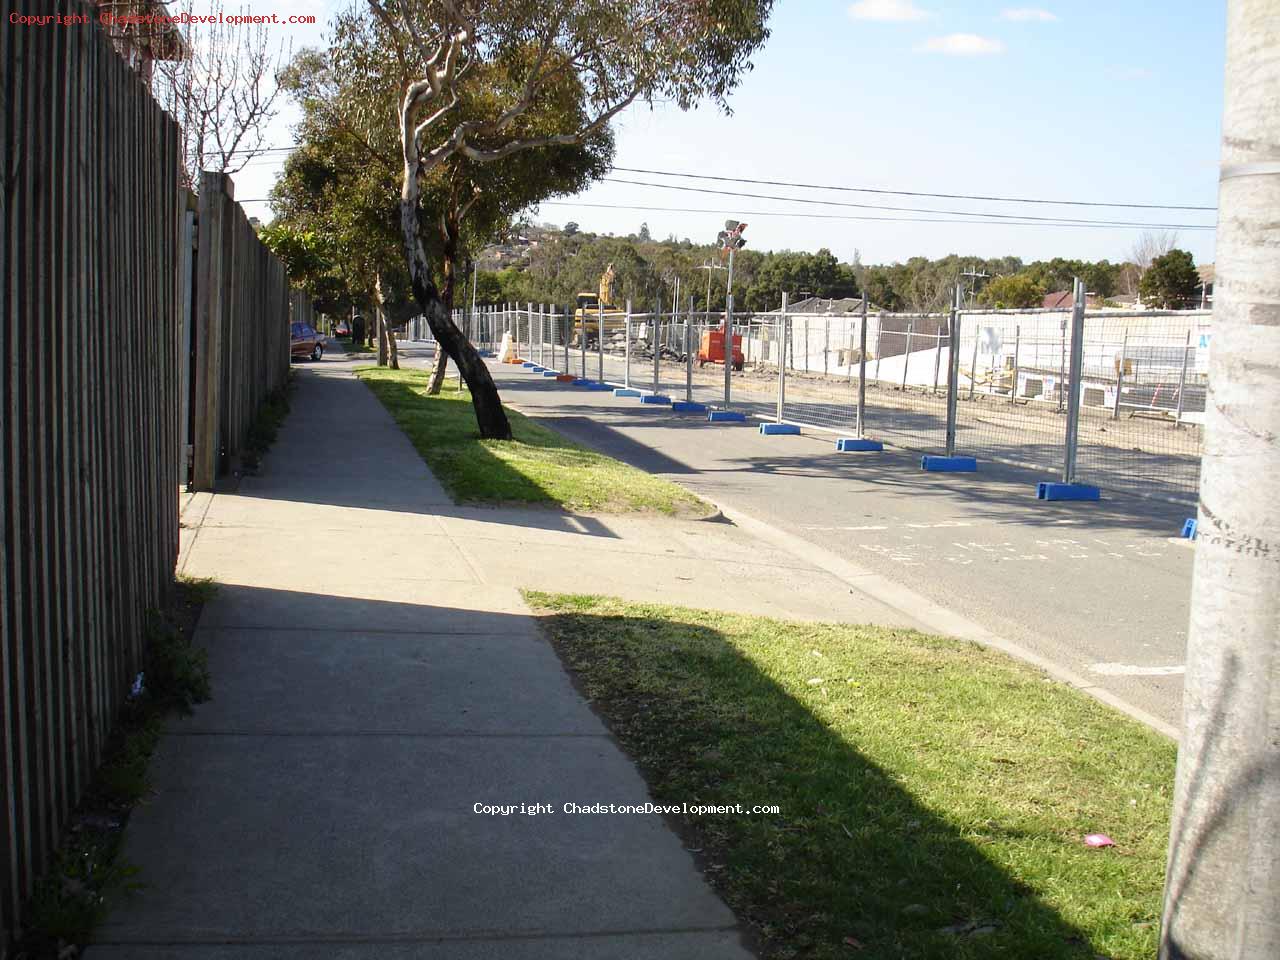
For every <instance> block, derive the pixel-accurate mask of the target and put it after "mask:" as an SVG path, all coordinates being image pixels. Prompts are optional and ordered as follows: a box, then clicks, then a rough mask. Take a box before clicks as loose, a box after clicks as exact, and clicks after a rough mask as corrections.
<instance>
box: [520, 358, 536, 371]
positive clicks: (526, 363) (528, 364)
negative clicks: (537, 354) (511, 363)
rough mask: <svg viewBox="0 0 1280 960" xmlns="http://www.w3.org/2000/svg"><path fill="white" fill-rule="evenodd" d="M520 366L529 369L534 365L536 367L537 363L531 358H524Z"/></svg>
mask: <svg viewBox="0 0 1280 960" xmlns="http://www.w3.org/2000/svg"><path fill="white" fill-rule="evenodd" d="M520 366H522V367H524V368H525V369H526V370H531V369H533V368H534V367H536V366H537V364H536V363H534V362H533V361H532V360H525V361H523V362H522V363H521V364H520Z"/></svg>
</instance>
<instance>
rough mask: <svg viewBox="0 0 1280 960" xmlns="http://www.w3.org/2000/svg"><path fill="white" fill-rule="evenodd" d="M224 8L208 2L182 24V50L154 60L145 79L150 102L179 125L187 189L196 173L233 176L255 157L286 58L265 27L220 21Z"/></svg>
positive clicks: (285, 50)
mask: <svg viewBox="0 0 1280 960" xmlns="http://www.w3.org/2000/svg"><path fill="white" fill-rule="evenodd" d="M191 2H192V0H187V3H186V7H185V12H187V13H190V12H191V9H192V8H191ZM224 12H225V11H224V9H223V7H222V4H221V3H220V2H215V4H214V6H213V7H212V8H211V9H210V10H209V14H210V16H208V17H206V18H205V21H204V22H201V23H199V24H196V23H191V24H189V25H188V26H187V28H186V33H185V35H184V37H183V42H184V44H185V46H186V55H185V56H184V57H183V58H181V59H178V60H173V61H160V62H158V63H157V64H156V67H155V72H154V76H153V78H152V92H153V93H154V94H155V97H156V99H157V100H159V101H160V104H161V105H162V106H163V107H164V108H165V110H167V111H168V112H169V114H170V116H172V117H173V118H174V119H175V120H176V121H177V122H178V124H179V125H180V126H181V128H182V164H183V169H184V171H185V178H186V184H187V186H188V187H189V188H190V189H193V190H194V189H195V185H196V184H197V183H199V180H200V172H201V171H202V170H206V171H216V172H220V173H238V172H239V171H240V170H243V169H244V167H245V165H246V164H247V163H248V162H249V161H250V160H253V159H254V158H255V157H259V156H261V155H262V154H263V152H264V151H265V149H266V148H267V146H268V144H267V143H266V128H267V125H268V124H269V123H270V122H271V120H272V119H273V118H274V117H275V116H276V113H277V109H276V98H277V97H278V96H279V94H280V86H279V83H278V82H277V81H278V76H279V71H280V68H281V66H282V64H283V63H284V60H285V58H286V57H287V56H288V48H287V47H286V46H285V44H284V43H283V42H281V43H280V44H279V45H275V46H273V44H272V43H271V38H270V36H269V32H268V29H267V27H266V26H265V25H261V24H259V25H245V24H239V23H231V22H225V21H226V18H225V17H224V16H223V14H224ZM243 12H245V13H248V11H247V10H245V11H243Z"/></svg>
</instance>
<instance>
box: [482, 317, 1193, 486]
mask: <svg viewBox="0 0 1280 960" xmlns="http://www.w3.org/2000/svg"><path fill="white" fill-rule="evenodd" d="M472 323H473V330H475V331H476V334H475V335H476V336H479V337H481V338H487V342H488V343H489V344H490V345H493V346H495V347H496V345H497V344H499V343H500V342H501V340H502V338H503V336H504V335H507V336H510V337H511V339H512V343H513V347H514V349H515V352H516V355H517V356H519V357H520V358H521V359H530V360H533V361H535V362H536V363H538V364H540V365H542V366H545V367H547V368H549V369H552V370H557V371H562V372H567V373H572V374H573V375H574V376H575V377H578V378H582V379H588V380H594V381H599V382H602V383H605V384H607V385H609V386H616V387H630V388H632V389H637V390H640V391H642V392H643V393H654V394H661V395H664V396H668V397H670V398H671V399H672V400H689V401H693V402H695V403H701V404H704V405H705V406H707V407H709V408H716V409H731V410H736V411H738V412H740V413H743V414H745V415H747V416H749V417H754V418H757V419H760V420H766V421H777V422H785V423H792V424H797V425H800V426H805V427H813V428H818V429H822V430H828V431H832V432H833V433H838V434H840V435H844V436H855V437H862V436H866V437H869V438H875V439H880V440H884V441H887V442H889V443H892V444H894V445H896V446H899V447H904V448H907V449H911V450H918V451H921V452H922V453H929V454H938V453H945V454H962V455H966V456H973V457H976V458H978V459H985V460H994V461H999V462H1004V463H1010V464H1015V465H1019V466H1024V467H1028V468H1031V469H1034V470H1037V471H1043V472H1044V473H1046V474H1047V475H1048V476H1052V477H1056V478H1059V479H1062V480H1065V481H1068V482H1077V481H1078V482H1083V483H1090V484H1094V485H1097V486H1099V487H1102V488H1103V489H1105V490H1119V491H1126V492H1131V493H1137V494H1142V495H1147V496H1156V497H1161V498H1164V499H1175V500H1186V499H1193V498H1194V497H1195V494H1196V490H1197V488H1198V484H1199V473H1200V456H1201V451H1202V446H1203V422H1204V409H1205V397H1206V394H1207V387H1208V357H1209V345H1210V343H1211V340H1212V335H1213V330H1212V317H1211V314H1210V312H1209V311H1203V310H1193V311H1160V310H1104V311H1090V310H1088V309H1086V306H1085V300H1084V297H1083V294H1081V295H1080V296H1078V297H1077V299H1076V303H1075V305H1074V307H1073V308H1072V309H1066V310H1062V309H1058V310H969V309H964V308H957V309H953V310H950V311H948V312H945V313H885V312H880V311H875V310H867V309H866V308H865V307H864V308H862V309H856V310H855V311H854V312H849V313H839V314H833V313H812V312H797V311H788V310H787V309H786V307H785V304H784V308H783V309H782V310H779V311H774V312H771V313H735V314H734V317H733V328H734V340H733V351H732V360H731V364H730V375H729V377H728V379H727V380H726V377H725V367H724V356H725V353H726V351H725V350H724V347H723V343H724V337H723V330H724V314H723V312H720V313H708V312H697V311H694V310H693V309H692V304H689V305H688V308H687V309H672V310H669V311H668V312H663V313H656V314H655V313H652V312H651V313H639V312H637V313H633V312H632V311H631V309H630V305H628V306H627V307H626V308H625V309H621V310H619V309H614V310H612V311H610V312H608V313H604V312H600V313H597V314H595V315H592V314H591V313H590V311H588V312H587V314H586V315H585V316H584V315H583V314H581V313H577V312H575V310H574V309H573V308H572V307H567V306H566V307H548V306H543V305H537V304H521V305H510V304H509V305H505V306H501V307H493V308H482V309H481V310H480V311H478V313H477V316H476V317H474V318H473V320H472ZM953 334H954V336H953ZM1077 352H1078V357H1075V358H1074V359H1075V363H1074V364H1073V354H1076V353H1077ZM949 401H952V402H953V403H954V413H953V414H952V415H951V417H950V418H949V417H948V408H949V406H950V404H949ZM1073 401H1074V403H1073ZM949 435H950V437H951V439H950V442H949Z"/></svg>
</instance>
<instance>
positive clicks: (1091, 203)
mask: <svg viewBox="0 0 1280 960" xmlns="http://www.w3.org/2000/svg"><path fill="white" fill-rule="evenodd" d="M613 169H614V170H619V171H621V172H623V173H643V174H648V175H650V176H653V175H656V176H661V177H687V178H689V179H690V180H718V181H720V182H722V183H749V184H752V185H754V186H758V187H795V188H797V189H800V190H836V191H840V192H842V193H878V194H887V195H889V196H895V197H931V198H934V199H940V200H987V201H991V202H993V203H1042V204H1050V205H1056V206H1066V207H1126V208H1128V209H1131V210H1201V211H1207V212H1217V209H1218V208H1217V207H1198V206H1192V205H1188V204H1177V203H1111V202H1108V201H1102V200H1046V199H1043V198H1039V197H987V196H982V195H980V194H971V193H927V192H925V191H923V190H885V189H881V188H877V187H845V186H835V185H833V184H819V183H794V182H791V181H787V180H750V179H748V178H746V177H722V176H715V175H713V174H709V173H676V172H675V171H673V170H646V169H643V168H640V167H614V168H613Z"/></svg>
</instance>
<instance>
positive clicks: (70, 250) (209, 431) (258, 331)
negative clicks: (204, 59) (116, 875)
mask: <svg viewBox="0 0 1280 960" xmlns="http://www.w3.org/2000/svg"><path fill="white" fill-rule="evenodd" d="M72 5H73V7H75V8H77V9H75V10H73V11H72V12H84V13H85V14H86V15H88V16H90V17H91V18H92V9H91V8H90V7H87V6H84V5H83V4H81V3H80V2H79V0H72ZM12 9H13V7H12V0H0V12H2V13H3V14H5V15H7V14H8V13H9V12H10V11H11V10H12ZM23 12H24V13H30V14H48V15H51V16H52V15H54V14H56V13H59V12H61V13H66V12H68V11H67V10H66V7H65V4H64V5H63V6H62V7H61V8H58V9H55V7H54V5H53V4H52V3H51V2H49V0H32V3H31V4H28V5H27V7H24V8H23ZM0 97H3V104H4V109H3V113H2V119H0V131H2V132H3V151H2V152H3V160H2V161H0V163H2V164H3V167H2V169H0V172H2V173H3V176H4V182H5V184H6V189H5V191H4V192H3V194H2V195H0V223H2V224H3V230H4V233H3V236H2V237H0V298H2V299H3V315H4V316H5V317H6V318H8V322H7V323H6V324H4V326H3V329H0V370H3V383H2V384H0V411H3V415H2V418H0V423H2V425H3V429H2V430H0V531H2V534H3V538H4V549H3V551H2V552H0V707H2V709H0V726H2V727H3V746H2V747H0V769H2V772H3V777H2V779H0V850H2V851H3V855H4V857H3V864H4V867H3V872H2V873H0V956H2V955H3V954H4V950H5V947H6V945H7V944H9V943H10V942H12V940H13V938H14V937H15V936H16V935H17V934H19V933H20V931H19V929H18V923H19V917H20V910H21V906H22V904H23V902H24V901H25V900H26V899H27V898H28V897H29V896H30V894H31V893H32V890H33V885H34V883H35V881H36V878H37V877H38V876H39V875H40V873H41V872H42V871H43V870H44V869H45V868H46V867H47V866H48V865H49V863H50V862H51V858H52V855H53V853H54V850H55V848H56V844H57V842H58V840H59V838H60V837H61V835H62V832H63V830H64V828H65V826H66V822H67V817H68V814H69V813H70V811H71V809H72V808H73V807H74V806H75V804H76V803H77V802H78V801H79V799H80V798H81V796H82V794H83V792H84V789H85V787H86V785H87V784H88V783H89V780H90V778H91V777H92V775H93V772H94V770H95V769H96V767H97V766H98V764H99V762H100V758H101V752H102V749H103V745H104V743H105V741H106V738H107V736H108V734H109V733H110V731H111V729H112V726H113V724H114V722H115V719H116V716H117V714H118V711H119V708H120V705H121V702H122V700H123V698H124V697H125V696H126V695H127V693H128V691H129V688H130V685H131V683H132V680H133V677H134V675H135V674H136V673H137V671H138V670H139V669H140V668H141V665H142V660H143V654H144V651H143V648H142V643H143V637H144V631H145V624H146V619H147V616H148V611H150V610H153V609H156V608H159V607H160V606H161V605H162V603H163V601H164V599H165V593H166V590H167V588H168V587H169V585H170V584H171V583H172V577H173V569H174V563H175V561H176V558H177V552H178V491H179V486H180V484H181V483H183V482H184V481H185V480H186V463H187V460H186V449H185V443H186V441H187V423H190V424H191V426H192V428H193V429H192V433H191V435H190V442H191V443H192V445H193V459H194V464H193V465H194V466H195V467H196V468H197V469H198V468H200V467H201V465H202V464H203V465H204V466H206V467H207V474H206V477H207V480H208V482H209V483H210V484H211V483H212V479H213V477H214V476H215V475H216V473H217V470H218V466H219V461H220V460H221V458H222V454H223V452H224V451H225V452H226V453H227V454H230V455H233V456H234V455H236V454H238V453H239V452H240V451H241V450H242V449H243V446H244V442H245V440H246V439H247V435H248V430H249V427H250V425H251V423H252V422H253V419H254V417H255V415H256V412H257V408H258V405H259V404H260V403H261V401H262V400H263V399H264V398H265V396H266V394H267V393H269V392H270V391H271V390H272V389H275V388H276V387H278V386H280V385H281V384H282V383H283V382H284V379H285V377H286V376H287V372H288V365H289V322H290V321H291V320H295V321H302V322H306V323H309V324H312V325H314V316H313V312H312V307H311V303H310V301H309V300H308V299H307V298H306V297H304V296H303V295H301V294H300V293H299V292H297V291H291V290H290V289H289V286H288V282H287V279H286V277H285V273H284V269H283V267H282V265H281V264H280V263H279V262H278V261H277V260H276V259H275V258H274V257H273V256H271V255H270V254H269V252H268V251H267V250H266V249H265V247H263V246H262V245H261V243H260V242H259V241H258V239H257V237H256V235H255V233H254V231H253V229H252V227H251V226H250V225H249V223H248V220H247V218H245V216H244V214H243V212H242V211H241V210H240V209H239V207H238V206H236V205H235V204H234V202H233V201H232V200H231V197H230V191H229V189H222V188H220V186H219V183H218V181H217V180H215V181H208V179H207V178H206V183H207V184H208V185H209V186H210V187H211V189H210V190H209V191H208V193H207V195H202V197H201V198H200V204H201V205H200V212H201V222H200V224H199V226H198V227H197V228H196V231H197V233H196V236H197V238H198V249H197V250H196V252H195V256H194V259H193V257H192V251H191V248H192V225H191V218H190V216H189V214H188V207H189V203H188V199H187V197H188V195H187V194H186V192H185V191H184V190H182V188H181V186H180V180H179V176H180V169H181V154H180V143H179V131H178V129H177V127H176V125H175V124H174V123H173V122H172V121H171V120H170V119H169V118H168V117H167V116H166V115H165V114H164V111H163V110H162V109H161V108H160V107H159V105H158V104H157V103H156V102H155V101H154V100H153V99H152V97H151V96H150V94H149V92H148V89H147V86H146V84H145V83H144V82H143V81H142V80H141V79H140V78H139V76H138V75H137V73H136V72H135V71H134V70H133V69H132V68H131V67H129V66H128V65H127V63H126V62H125V61H124V60H123V59H122V58H121V57H120V56H119V55H118V54H117V53H116V52H115V50H114V49H113V48H112V46H111V44H110V41H109V40H108V39H107V38H106V37H105V36H104V35H103V34H102V32H101V31H99V30H98V29H96V28H95V27H93V26H89V27H86V28H76V29H68V30H53V29H49V30H37V29H29V30H10V31H6V32H5V34H4V36H3V38H2V39H0ZM222 179H223V180H225V178H222ZM193 286H194V290H193V289H192V287H193ZM188 391H190V392H188ZM189 400H190V401H191V402H188V401H189ZM188 415H189V418H190V419H189V420H188V421H187V422H183V421H184V420H186V418H187V416H188ZM202 431H204V432H202ZM202 458H203V459H202Z"/></svg>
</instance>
